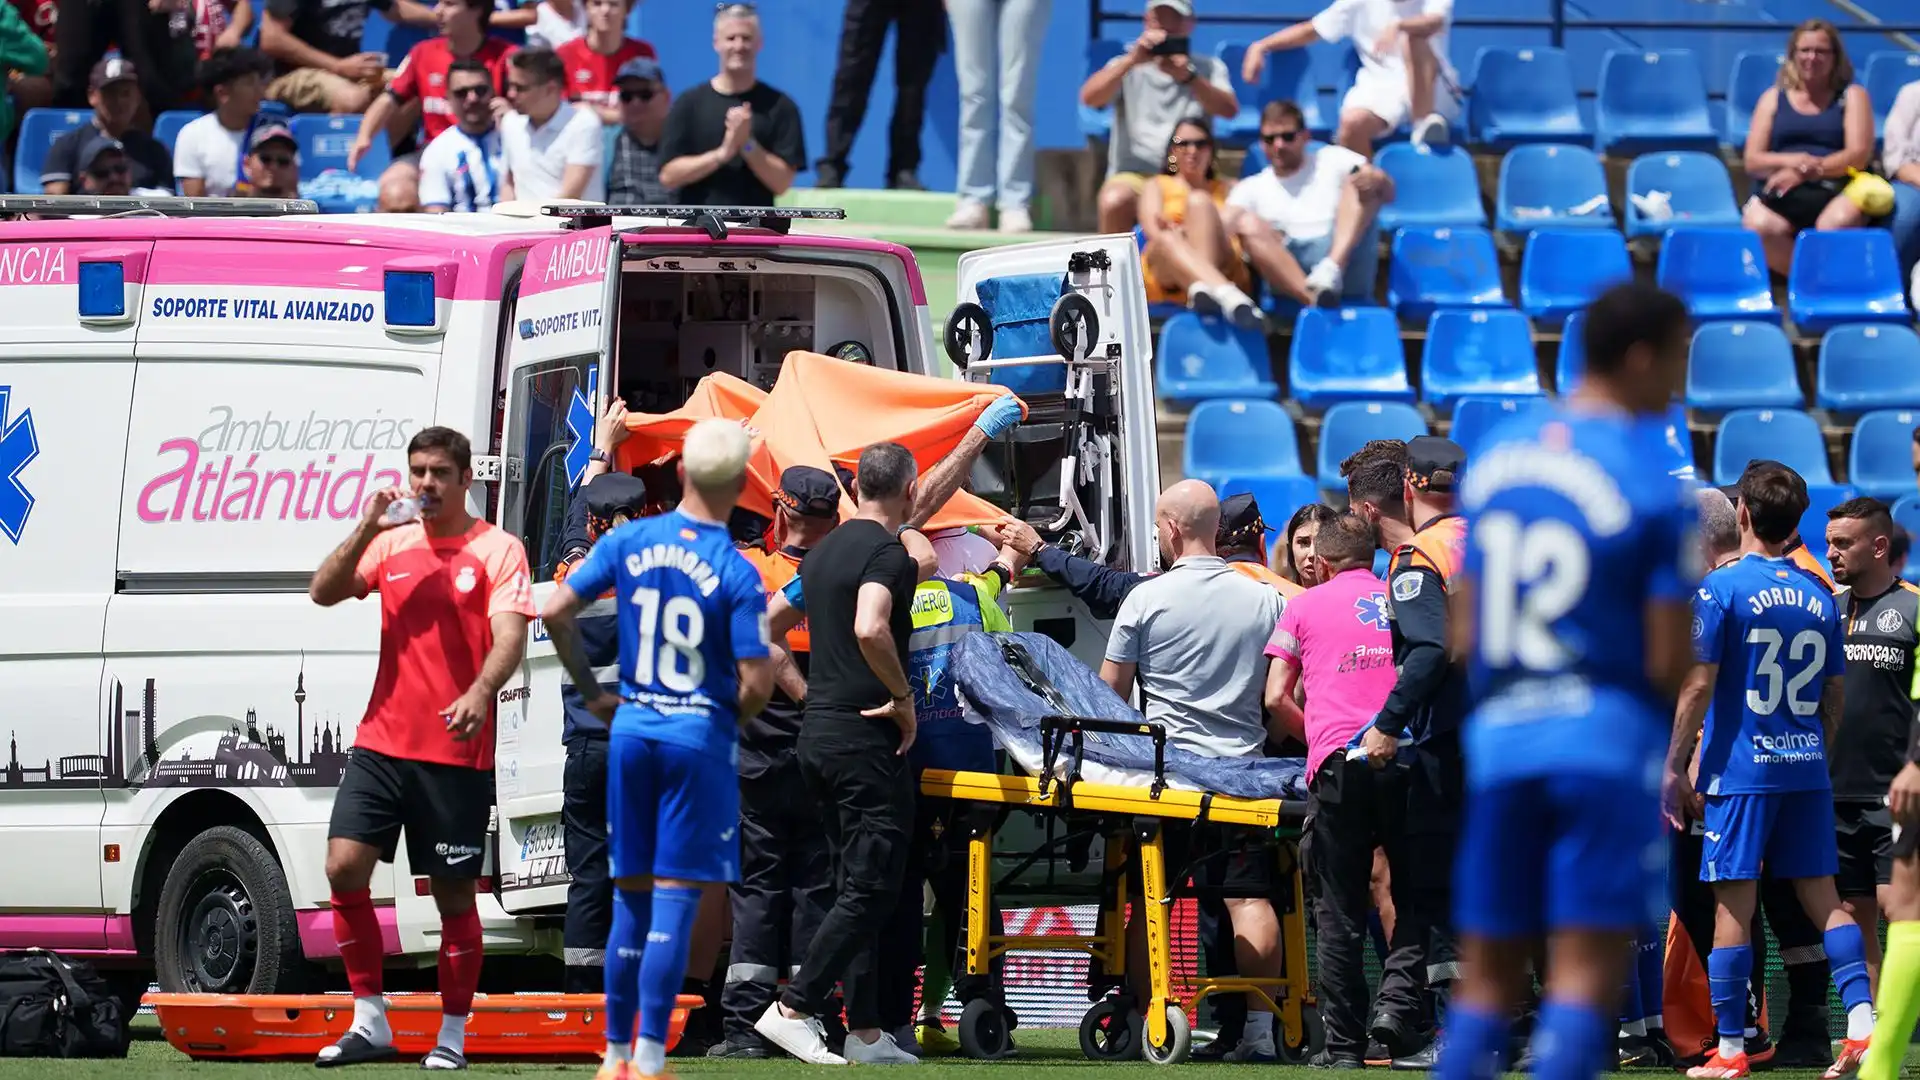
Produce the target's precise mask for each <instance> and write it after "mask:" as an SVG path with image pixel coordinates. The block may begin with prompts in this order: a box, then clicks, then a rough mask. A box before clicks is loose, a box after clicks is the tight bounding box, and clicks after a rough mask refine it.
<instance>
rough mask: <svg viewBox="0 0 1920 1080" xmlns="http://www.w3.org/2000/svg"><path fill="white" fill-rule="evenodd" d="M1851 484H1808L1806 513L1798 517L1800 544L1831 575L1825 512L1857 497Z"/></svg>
mask: <svg viewBox="0 0 1920 1080" xmlns="http://www.w3.org/2000/svg"><path fill="white" fill-rule="evenodd" d="M1858 494H1859V492H1858V491H1856V490H1854V487H1853V485H1852V484H1808V485H1807V512H1806V513H1804V514H1801V515H1800V542H1801V543H1802V544H1805V545H1806V547H1807V550H1808V551H1809V552H1811V553H1812V554H1813V557H1814V558H1815V559H1818V560H1819V561H1820V565H1821V566H1822V567H1823V568H1824V569H1825V570H1826V571H1827V573H1829V574H1831V573H1833V564H1832V563H1830V562H1828V561H1827V522H1828V521H1829V520H1831V519H1829V518H1828V517H1827V511H1829V510H1831V509H1833V508H1834V507H1836V506H1839V505H1840V504H1841V503H1843V502H1846V501H1847V500H1848V499H1851V498H1853V497H1854V496H1855V495H1858Z"/></svg>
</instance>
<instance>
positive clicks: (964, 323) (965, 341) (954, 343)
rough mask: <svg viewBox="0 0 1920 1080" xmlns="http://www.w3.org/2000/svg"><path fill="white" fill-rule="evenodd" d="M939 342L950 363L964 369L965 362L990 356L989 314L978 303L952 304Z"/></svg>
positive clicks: (991, 350) (991, 319)
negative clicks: (950, 312)
mask: <svg viewBox="0 0 1920 1080" xmlns="http://www.w3.org/2000/svg"><path fill="white" fill-rule="evenodd" d="M940 342H941V344H942V345H943V346H945V347H946V350H947V359H949V360H951V361H953V366H954V367H957V368H959V369H960V370H961V371H965V370H967V365H968V364H971V363H973V362H974V361H976V360H985V359H986V358H987V357H989V356H991V355H993V316H991V315H989V314H987V309H986V308H983V307H981V306H980V305H979V304H975V303H964V304H956V305H954V309H953V313H952V314H950V315H948V316H947V326H946V330H945V331H944V332H943V333H942V334H941V336H940Z"/></svg>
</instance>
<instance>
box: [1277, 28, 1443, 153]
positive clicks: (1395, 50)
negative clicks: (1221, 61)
mask: <svg viewBox="0 0 1920 1080" xmlns="http://www.w3.org/2000/svg"><path fill="white" fill-rule="evenodd" d="M1452 22H1453V0H1334V2H1333V3H1332V4H1329V5H1327V7H1326V9H1325V10H1323V11H1321V12H1320V14H1318V15H1315V16H1314V17H1313V18H1311V19H1309V20H1307V21H1306V22H1301V23H1295V24H1293V25H1292V26H1289V27H1287V28H1286V29H1285V30H1281V31H1279V32H1277V33H1274V34H1271V35H1269V36H1267V37H1264V38H1261V39H1260V40H1259V41H1256V42H1254V43H1253V44H1252V45H1250V46H1248V47H1247V55H1246V59H1245V60H1244V61H1243V62H1242V64H1241V68H1240V73H1241V75H1242V76H1243V77H1244V78H1245V79H1246V80H1247V83H1248V84H1249V85H1255V86H1257V85H1259V80H1260V72H1261V69H1262V68H1264V67H1265V66H1266V58H1267V53H1269V52H1277V51H1282V50H1287V49H1301V48H1305V47H1306V46H1308V45H1312V44H1314V43H1315V42H1319V41H1343V40H1350V41H1352V42H1353V48H1354V51H1355V52H1357V53H1359V55H1360V70H1359V71H1358V72H1356V73H1355V75H1354V78H1353V86H1352V87H1351V88H1349V89H1348V90H1347V96H1346V97H1345V98H1343V99H1341V101H1340V131H1339V134H1338V136H1337V138H1338V140H1339V142H1340V145H1341V146H1344V147H1346V148H1347V149H1349V150H1351V151H1353V152H1354V153H1356V154H1359V155H1360V156H1361V157H1365V158H1371V157H1373V144H1374V143H1375V142H1376V141H1377V140H1379V139H1381V138H1383V137H1384V136H1386V135H1389V134H1391V133H1393V132H1395V131H1398V130H1400V126H1401V125H1402V124H1405V123H1407V122H1409V121H1411V120H1413V119H1415V118H1416V117H1417V118H1419V122H1418V123H1415V124H1414V125H1413V133H1412V135H1413V142H1414V143H1416V144H1418V145H1422V146H1426V145H1445V144H1446V143H1447V141H1448V138H1449V132H1448V130H1447V125H1448V123H1449V122H1451V121H1453V120H1457V119H1459V116H1460V77H1459V75H1458V74H1456V73H1455V72H1454V70H1453V63H1452V61H1450V60H1449V59H1448V57H1447V29H1448V26H1449V24H1451V23H1452Z"/></svg>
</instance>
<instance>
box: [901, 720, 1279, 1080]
mask: <svg viewBox="0 0 1920 1080" xmlns="http://www.w3.org/2000/svg"><path fill="white" fill-rule="evenodd" d="M1048 720H1050V721H1053V720H1058V721H1064V722H1066V723H1070V724H1076V726H1078V725H1077V723H1076V718H1067V717H1059V718H1055V717H1049V718H1048ZM1079 723H1086V726H1087V728H1088V729H1089V730H1094V729H1096V728H1100V729H1106V730H1116V725H1113V724H1111V722H1084V721H1081V722H1079ZM1126 727H1127V728H1128V729H1130V730H1131V729H1134V726H1133V725H1126ZM1147 729H1148V725H1144V724H1142V725H1138V730H1140V731H1141V733H1145V732H1146V730H1147ZM1161 737H1162V738H1163V737H1164V736H1161ZM1049 749H1050V751H1051V750H1052V749H1054V747H1052V746H1050V747H1049ZM1076 758H1077V755H1076ZM1052 761H1053V754H1052V753H1051V752H1050V753H1049V754H1048V765H1049V767H1050V766H1051V765H1052ZM1077 775H1078V769H1077V768H1075V769H1074V770H1073V776H1074V777H1075V778H1070V779H1067V780H1051V779H1047V778H1044V777H1029V776H1005V775H1000V774H996V773H981V772H953V771H950V770H941V769H928V770H926V771H924V772H923V773H921V777H920V790H921V792H922V793H923V794H925V795H927V796H929V797H932V798H939V799H950V800H953V801H954V802H955V803H957V804H962V805H966V804H971V805H975V806H992V807H1000V808H1003V809H1005V810H1023V811H1032V812H1040V813H1062V814H1064V813H1069V812H1071V813H1075V814H1080V815H1088V816H1093V817H1110V818H1113V819H1117V821H1116V822H1115V824H1114V825H1113V827H1110V828H1108V829H1107V830H1106V835H1105V840H1106V847H1105V861H1106V866H1107V869H1108V870H1109V871H1114V870H1116V869H1118V874H1117V886H1116V887H1114V888H1103V889H1102V890H1101V896H1100V897H1099V902H1100V908H1101V910H1100V915H1099V919H1098V923H1097V925H1098V930H1097V931H1096V932H1095V933H1093V934H1091V935H1079V934H1061V935H1000V934H994V933H992V932H991V927H992V921H991V920H992V912H993V888H994V886H993V880H994V879H993V839H994V828H993V826H992V825H982V824H979V823H975V824H973V825H970V826H969V828H968V830H967V831H968V836H967V919H966V937H965V948H966V965H965V966H966V970H965V974H966V975H967V976H969V977H972V978H976V979H988V978H991V972H992V968H991V965H992V963H993V961H994V960H995V959H996V958H997V957H999V956H1001V955H1002V954H1004V953H1007V952H1009V951H1012V950H1015V949H1071V950H1076V951H1079V952H1084V953H1086V954H1087V955H1088V957H1089V958H1091V959H1092V960H1094V961H1095V962H1097V963H1098V964H1099V965H1100V967H1101V969H1102V971H1103V972H1104V973H1105V974H1106V975H1108V976H1109V977H1112V978H1118V979H1124V977H1125V975H1126V964H1127V945H1126V942H1127V938H1126V904H1127V901H1128V898H1129V893H1130V892H1131V891H1132V890H1131V889H1130V888H1129V881H1128V877H1129V874H1128V870H1129V869H1132V868H1133V867H1132V863H1133V861H1134V859H1133V856H1135V855H1136V854H1137V863H1138V866H1137V872H1138V874H1139V876H1140V879H1141V883H1142V889H1141V895H1142V896H1143V897H1144V903H1143V905H1142V906H1143V907H1144V909H1145V915H1146V935H1147V966H1148V986H1149V1000H1148V1002H1147V1003H1146V1007H1145V1008H1144V1009H1142V1010H1141V1013H1140V1016H1139V1018H1138V1024H1139V1029H1138V1030H1139V1032H1140V1035H1141V1038H1139V1039H1138V1040H1137V1041H1138V1042H1139V1050H1140V1053H1141V1056H1144V1057H1145V1058H1146V1059H1147V1060H1148V1061H1151V1062H1154V1063H1156V1064H1176V1063H1178V1062H1180V1061H1184V1060H1185V1059H1186V1057H1187V1055H1188V1054H1189V1053H1190V1052H1191V1048H1192V1033H1191V1030H1190V1027H1189V1023H1188V1020H1187V1010H1188V1009H1189V1008H1191V1007H1192V1006H1194V1005H1195V1004H1197V1003H1198V1002H1199V1001H1200V1000H1201V999H1203V998H1205V997H1208V996H1210V995H1212V994H1219V993H1244V994H1249V995H1252V996H1253V997H1255V998H1257V999H1258V1000H1259V1001H1261V1002H1264V1003H1265V1004H1266V1006H1267V1007H1268V1008H1269V1009H1271V1010H1272V1012H1273V1014H1274V1016H1275V1018H1276V1019H1277V1022H1278V1026H1279V1030H1278V1031H1277V1032H1276V1033H1275V1034H1276V1037H1277V1038H1278V1039H1279V1043H1278V1046H1279V1048H1280V1049H1281V1052H1282V1054H1283V1055H1284V1056H1286V1057H1287V1058H1288V1059H1291V1060H1304V1059H1305V1057H1306V1048H1307V1042H1308V1036H1307V1020H1306V1007H1307V1006H1309V1005H1312V1004H1313V1000H1312V992H1311V988H1310V986H1309V983H1308V979H1307V965H1306V957H1307V930H1306V902H1305V891H1304V889H1303V887H1302V883H1301V875H1300V858H1299V837H1298V828H1299V826H1300V825H1301V823H1302V822H1303V821H1304V819H1305V816H1306V808H1305V806H1304V805H1303V804H1301V803H1298V802H1291V801H1287V800H1282V799H1239V798H1233V797H1229V796H1224V795H1213V794H1209V793H1206V792H1198V791H1182V790H1176V789H1171V788H1166V787H1165V786H1164V784H1163V783H1159V782H1157V783H1155V784H1154V785H1153V787H1152V788H1151V789H1146V790H1143V789H1141V788H1137V787H1122V786H1118V785H1112V784H1095V783H1088V782H1085V781H1081V780H1078V779H1077ZM1120 823H1124V825H1122V824H1120ZM1190 823H1208V824H1214V825H1229V826H1245V827H1247V828H1250V829H1255V830H1269V831H1273V832H1275V833H1276V834H1278V837H1279V844H1280V852H1279V854H1281V855H1284V856H1285V857H1286V863H1287V864H1288V865H1283V866H1282V868H1281V869H1282V871H1283V872H1285V873H1287V874H1288V876H1289V877H1290V878H1291V888H1290V889H1288V888H1286V887H1282V888H1281V889H1279V890H1276V891H1277V892H1279V893H1280V895H1279V896H1278V897H1276V906H1284V907H1286V908H1288V909H1289V910H1281V911H1278V912H1277V913H1276V914H1278V916H1279V919H1280V948H1281V960H1282V974H1281V976H1280V978H1278V979H1243V978H1231V977H1229V978H1218V979H1205V980H1202V981H1201V983H1200V984H1199V985H1198V986H1196V987H1195V988H1194V991H1193V993H1192V995H1191V996H1189V997H1186V998H1180V997H1177V996H1176V995H1175V994H1174V990H1173V951H1172V926H1171V921H1172V920H1171V918H1170V916H1171V913H1172V906H1173V901H1174V899H1175V897H1174V891H1173V889H1172V888H1170V887H1169V886H1168V883H1167V867H1166V855H1165V846H1164V841H1163V838H1162V832H1161V826H1162V824H1182V825H1184V824H1190ZM1283 830H1293V832H1292V834H1291V835H1289V834H1288V833H1287V832H1285V831H1283ZM1288 892H1290V893H1291V898H1292V903H1291V904H1290V905H1282V903H1281V901H1284V900H1285V899H1286V894H1287V893H1288ZM1103 1008H1105V1009H1109V1010H1111V1006H1110V1005H1109V1004H1108V1003H1107V1002H1100V1003H1096V1004H1095V1005H1094V1007H1093V1008H1092V1009H1090V1010H1089V1011H1088V1013H1087V1016H1086V1018H1085V1019H1084V1020H1083V1021H1082V1024H1081V1045H1082V1047H1083V1049H1085V1050H1086V1051H1087V1053H1088V1054H1089V1056H1093V1053H1094V1051H1093V1046H1094V1043H1092V1042H1089V1035H1088V1026H1089V1025H1090V1024H1093V1025H1096V1026H1097V1024H1098V1022H1099V1021H1098V1020H1097V1019H1096V1017H1098V1016H1099V1015H1100V1014H1101V1010H1102V1009H1103ZM988 1013H993V1014H994V1015H991V1016H990V1015H988ZM1112 1016H1113V1014H1112V1013H1111V1011H1110V1012H1109V1013H1108V1014H1107V1016H1106V1017H1105V1018H1106V1019H1111V1018H1112ZM1129 1022H1130V1023H1131V1022H1132V1019H1131V1018H1129ZM980 1023H985V1024H987V1025H988V1026H989V1027H990V1028H991V1027H992V1025H994V1024H999V1023H1003V1021H1002V1020H1000V1019H999V1018H998V1014H997V1009H996V1007H995V1006H993V1005H992V1004H991V1003H989V1002H986V1001H974V1002H971V1003H969V1004H968V1006H967V1009H966V1011H965V1012H963V1013H962V1016H961V1034H962V1036H963V1037H962V1040H961V1041H962V1044H963V1046H964V1045H966V1044H968V1043H978V1042H980V1039H979V1038H978V1037H974V1038H969V1037H968V1035H969V1034H972V1032H970V1028H972V1027H973V1026H974V1025H976V1024H980ZM1004 1034H1005V1032H1004V1031H996V1032H994V1033H993V1034H991V1035H989V1036H988V1040H989V1041H992V1040H995V1039H998V1038H1000V1037H1002V1036H1003V1035H1004ZM1096 1041H1097V1040H1096ZM968 1049H969V1051H970V1052H972V1051H973V1050H974V1047H971V1046H969V1047H968ZM982 1056H991V1051H990V1050H988V1051H983V1052H982ZM1114 1056H1115V1057H1116V1058H1117V1057H1125V1056H1131V1053H1129V1052H1125V1051H1123V1052H1121V1053H1117V1054H1115V1055H1114Z"/></svg>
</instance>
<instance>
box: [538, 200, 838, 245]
mask: <svg viewBox="0 0 1920 1080" xmlns="http://www.w3.org/2000/svg"><path fill="white" fill-rule="evenodd" d="M540 212H541V213H543V214H547V215H549V216H551V217H557V218H564V219H566V223H565V224H566V227H567V228H569V229H598V228H604V227H606V226H608V225H611V224H612V223H613V219H614V218H616V217H645V218H665V219H667V220H668V221H672V222H674V223H675V224H678V225H684V226H691V227H693V228H696V229H704V230H706V233H707V236H709V237H710V238H712V239H714V240H725V239H726V238H727V226H728V225H741V226H744V227H746V228H749V229H768V230H771V231H773V232H777V233H786V232H790V231H791V230H792V229H793V223H794V221H795V220H796V219H804V220H809V221H844V220H846V217H847V212H846V211H845V210H841V209H838V208H836V207H826V206H819V207H814V206H592V205H582V204H579V203H556V204H549V205H546V206H542V207H541V208H540Z"/></svg>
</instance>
